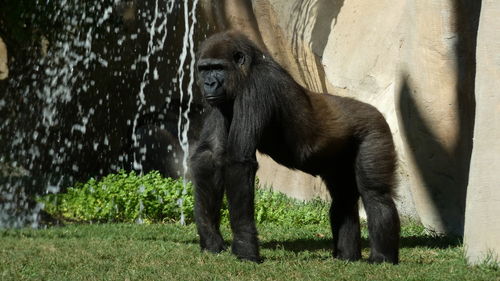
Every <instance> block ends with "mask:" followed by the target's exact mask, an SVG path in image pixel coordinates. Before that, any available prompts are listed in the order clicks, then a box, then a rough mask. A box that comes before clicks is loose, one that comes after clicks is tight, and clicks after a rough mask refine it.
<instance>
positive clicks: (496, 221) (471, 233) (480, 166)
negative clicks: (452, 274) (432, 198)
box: [464, 0, 500, 264]
mask: <svg viewBox="0 0 500 281" xmlns="http://www.w3.org/2000/svg"><path fill="white" fill-rule="evenodd" d="M499 14H500V2H498V1H494V0H487V1H483V5H482V8H481V21H480V25H479V32H478V42H477V55H476V58H477V73H476V126H475V130H474V149H473V150H472V159H471V170H470V180H469V187H468V189H467V208H466V210H467V212H466V216H465V237H464V242H465V245H466V247H465V249H466V255H467V258H468V260H469V262H470V263H472V264H476V263H481V262H482V261H484V260H485V259H486V258H496V259H497V262H500V239H499V237H500V236H499V233H500V217H499V216H498V214H500V192H499V190H500V189H499V184H500V173H498V169H499V167H500V142H499V141H498V140H500V95H499V90H498V89H499V88H500V34H499V33H498V31H499V30H500V22H499V21H498V15H499Z"/></svg>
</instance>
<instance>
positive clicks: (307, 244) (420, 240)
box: [261, 236, 462, 253]
mask: <svg viewBox="0 0 500 281" xmlns="http://www.w3.org/2000/svg"><path fill="white" fill-rule="evenodd" d="M461 244H462V239H461V238H459V237H455V236H436V237H429V236H409V237H401V242H400V248H419V247H421V248H431V249H446V248H450V247H456V246H459V245H461ZM261 247H262V248H264V249H272V250H274V249H284V250H286V251H291V252H294V253H298V252H304V251H310V252H314V251H322V250H331V249H332V247H333V245H332V240H331V239H322V240H318V239H307V238H306V239H294V240H284V241H283V240H271V241H266V242H262V243H261ZM361 247H362V248H369V247H370V244H369V241H368V239H364V238H363V239H361Z"/></svg>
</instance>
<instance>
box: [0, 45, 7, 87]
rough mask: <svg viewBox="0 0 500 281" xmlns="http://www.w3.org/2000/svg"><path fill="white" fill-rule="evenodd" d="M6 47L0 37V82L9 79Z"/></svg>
mask: <svg viewBox="0 0 500 281" xmlns="http://www.w3.org/2000/svg"><path fill="white" fill-rule="evenodd" d="M7 62H8V57H7V46H5V43H4V42H3V40H2V37H0V80H4V79H6V78H7V77H9V66H8V65H7Z"/></svg>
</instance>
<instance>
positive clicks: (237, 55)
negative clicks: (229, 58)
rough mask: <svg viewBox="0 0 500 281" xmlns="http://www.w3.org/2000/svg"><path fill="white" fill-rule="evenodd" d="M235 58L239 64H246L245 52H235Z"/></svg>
mask: <svg viewBox="0 0 500 281" xmlns="http://www.w3.org/2000/svg"><path fill="white" fill-rule="evenodd" d="M233 60H234V62H235V63H236V64H237V65H238V66H242V65H244V64H245V54H243V53H242V52H234V54H233Z"/></svg>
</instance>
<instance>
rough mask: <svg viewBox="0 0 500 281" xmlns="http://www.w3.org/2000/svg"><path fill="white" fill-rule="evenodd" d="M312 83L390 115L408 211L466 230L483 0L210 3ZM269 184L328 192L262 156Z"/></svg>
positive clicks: (451, 229) (431, 223)
mask: <svg viewBox="0 0 500 281" xmlns="http://www.w3.org/2000/svg"><path fill="white" fill-rule="evenodd" d="M204 7H205V11H206V13H207V14H208V18H217V19H218V20H217V21H214V24H215V25H217V26H218V27H219V29H228V28H233V29H239V30H241V31H242V32H244V33H246V34H247V35H249V36H250V37H251V38H252V39H253V40H254V41H256V42H257V43H258V44H260V45H261V46H262V47H263V48H265V49H267V50H268V51H269V52H270V53H271V54H272V55H273V56H274V57H275V58H276V60H278V61H279V62H280V63H281V64H282V65H283V66H284V67H285V68H287V69H288V70H289V71H290V73H291V74H292V75H293V76H294V78H295V79H296V80H298V81H299V82H300V83H302V85H304V86H305V87H307V88H309V89H311V90H314V91H317V92H329V93H334V94H338V95H345V96H351V97H355V98H356V99H359V100H362V101H365V102H368V103H370V104H373V105H374V106H376V107H377V108H378V109H379V110H380V111H381V112H382V113H383V114H384V116H385V117H386V119H387V121H388V123H389V125H390V127H391V130H392V133H393V137H394V140H395V143H396V148H397V152H398V163H399V168H398V183H399V184H398V185H399V193H400V194H399V201H398V205H399V210H400V212H401V213H402V214H403V215H405V216H410V217H416V218H420V219H421V221H422V222H423V223H424V225H426V226H427V227H428V228H429V229H431V230H434V231H436V232H445V233H454V234H462V232H463V223H464V212H465V194H466V186H467V181H468V168H469V159H470V153H471V148H472V147H471V145H472V143H471V139H472V128H473V123H474V96H473V95H474V73H475V60H474V53H475V40H476V39H475V38H476V32H477V22H478V19H479V10H480V3H478V1H465V0H464V1H461V0H457V1H453V0H422V1H417V0H405V1H400V0H380V1H376V2H371V3H367V2H366V1H363V0H350V1H343V0H253V1H245V0H237V1H211V0H205V1H204ZM259 162H260V169H259V172H258V176H259V178H260V180H261V182H263V183H264V184H267V185H271V186H273V187H274V188H276V189H278V190H281V191H284V192H286V193H288V194H290V195H292V196H295V197H298V198H302V199H309V198H311V197H314V196H321V197H328V196H327V195H326V192H325V189H324V187H323V186H322V184H321V181H320V180H319V179H318V178H313V177H310V176H308V175H305V174H303V173H298V172H294V171H290V170H287V169H285V168H283V167H280V166H278V165H277V164H276V163H274V162H273V161H272V160H271V159H269V158H268V157H263V156H259Z"/></svg>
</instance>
